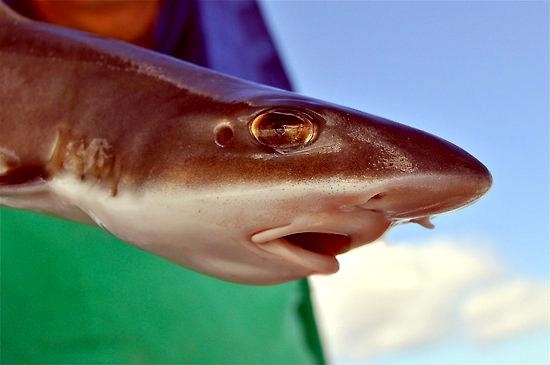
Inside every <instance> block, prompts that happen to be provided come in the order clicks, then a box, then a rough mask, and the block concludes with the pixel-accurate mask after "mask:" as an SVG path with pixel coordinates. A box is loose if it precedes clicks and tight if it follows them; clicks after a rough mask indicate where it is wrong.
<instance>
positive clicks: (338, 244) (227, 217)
mask: <svg viewBox="0 0 550 365" xmlns="http://www.w3.org/2000/svg"><path fill="white" fill-rule="evenodd" d="M251 90H255V91H256V92H255V93H252V94H249V93H250V91H251ZM226 96H227V94H226ZM231 100H239V102H233V103H228V102H222V103H219V104H216V103H215V102H213V101H212V100H208V101H205V104H204V109H203V108H202V107H200V105H201V103H198V102H197V103H196V104H195V108H196V110H201V109H202V112H197V113H195V114H194V115H193V114H191V115H187V117H186V118H190V119H187V120H186V123H185V124H182V123H174V124H173V128H167V130H165V132H166V135H169V136H170V138H165V139H163V142H159V143H158V144H156V149H157V150H156V151H155V152H156V153H152V155H154V156H157V158H156V160H155V161H152V162H150V169H149V170H148V173H147V175H146V177H143V178H142V181H143V182H140V184H139V185H140V186H141V188H140V189H139V190H138V191H134V192H133V193H129V192H127V193H124V192H120V193H119V194H118V195H117V196H116V197H114V198H112V201H111V202H110V203H109V204H108V208H107V206H105V207H106V208H107V209H103V210H102V209H99V207H97V208H96V207H94V208H90V211H93V212H95V213H94V216H95V217H96V221H97V222H99V223H100V224H101V225H102V226H103V227H105V228H107V229H108V230H109V231H111V232H113V233H114V234H115V235H117V236H119V237H121V238H123V239H124V240H126V241H128V242H132V243H134V244H137V245H138V246H140V247H142V248H144V249H147V250H150V251H153V252H155V253H156V254H158V255H160V256H163V257H166V258H168V259H169V260H171V261H175V262H178V263H180V264H181V265H183V266H186V267H190V268H192V269H194V270H197V271H200V272H203V273H207V274H210V275H213V276H216V277H219V278H222V279H225V280H230V281H235V282H241V283H248V284H274V283H279V282H284V281H288V280H293V279H297V278H300V277H304V276H307V275H310V274H330V273H334V272H336V271H337V270H338V267H339V265H338V261H337V258H336V257H337V256H338V255H340V254H343V253H345V252H347V251H350V250H353V249H354V248H357V247H360V246H362V245H365V244H368V243H370V242H372V241H374V240H376V239H378V238H379V237H381V236H382V235H383V234H384V233H385V232H386V231H387V230H388V229H390V228H392V227H393V226H395V225H398V224H400V223H405V222H415V223H419V224H421V225H423V226H425V227H428V228H431V227H432V225H431V223H430V218H431V217H433V216H435V215H438V214H441V213H444V212H447V211H451V210H455V209H458V208H460V207H463V206H466V205H469V204H471V203H472V202H474V201H475V200H477V199H478V198H480V197H481V196H482V195H483V194H484V193H485V192H486V191H487V190H488V189H489V187H490V185H491V175H490V173H489V172H488V170H487V169H486V168H485V167H484V166H483V165H482V164H481V163H480V162H479V161H477V160H476V159H475V158H474V157H472V156H471V155H470V154H468V153H467V152H465V151H463V150H462V149H460V148H458V147H457V146H455V145H453V144H451V143H449V142H446V141H444V140H442V139H440V138H438V137H435V136H433V135H430V134H428V133H425V132H422V131H420V130H417V129H414V128H411V127H408V126H405V125H403V124H399V123H395V122H392V121H389V120H386V119H383V118H380V117H376V116H373V115H369V114H365V113H362V112H359V111H356V110H352V109H348V108H344V107H340V106H335V105H332V104H329V103H325V102H321V101H317V100H314V99H309V98H305V97H303V96H299V95H296V94H292V93H287V92H284V91H280V90H273V89H264V88H256V89H250V88H248V91H247V95H246V96H243V95H242V93H241V92H237V93H236V95H235V96H234V97H232V98H231ZM207 109H208V110H209V111H208V112H207V111H206V110H207ZM170 141H172V142H170ZM162 143H164V144H162ZM161 150H166V152H162V153H159V152H160V151H161ZM169 151H170V152H169ZM158 156H168V158H166V159H164V160H162V161H161V160H160V159H158ZM143 159H144V160H147V158H145V157H144V158H143ZM145 164H146V165H147V163H145ZM81 205H82V206H92V205H93V204H90V203H85V204H84V203H83V204H81Z"/></svg>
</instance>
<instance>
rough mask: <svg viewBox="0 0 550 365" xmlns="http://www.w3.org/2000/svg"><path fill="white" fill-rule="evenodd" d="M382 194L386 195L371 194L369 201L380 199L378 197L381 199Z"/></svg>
mask: <svg viewBox="0 0 550 365" xmlns="http://www.w3.org/2000/svg"><path fill="white" fill-rule="evenodd" d="M384 196H386V193H378V194H376V195H374V196H372V197H371V198H370V199H369V201H370V200H380V199H382V198H383V197H384Z"/></svg>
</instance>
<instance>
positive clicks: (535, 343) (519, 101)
mask: <svg viewBox="0 0 550 365" xmlns="http://www.w3.org/2000/svg"><path fill="white" fill-rule="evenodd" d="M263 7H264V10H265V14H266V16H267V17H268V20H269V23H270V25H271V27H272V31H273V33H274V35H275V37H276V39H277V42H278V46H279V49H280V51H281V54H282V56H283V58H284V62H285V64H286V66H287V69H288V70H289V72H290V74H291V76H292V79H293V81H294V84H295V87H296V89H297V90H298V91H299V92H301V93H303V94H306V95H308V96H314V97H317V98H320V99H324V100H328V101H331V102H335V103H338V104H342V105H346V106H350V107H354V108H356V109H359V110H363V111H366V112H369V113H373V114H377V115H380V116H384V117H387V118H389V119H393V120H396V121H400V122H403V123H405V124H409V125H412V126H415V127H417V128H420V129H423V130H426V131H429V132H431V133H433V134H436V135H438V136H441V137H443V138H445V139H447V140H449V141H451V142H453V143H455V144H457V145H459V146H461V147H462V148H464V149H466V150H467V151H469V152H470V153H472V154H473V155H474V156H476V157H477V158H478V159H480V160H481V161H482V162H484V163H485V164H486V165H487V166H488V168H489V169H490V170H491V172H492V174H493V178H494V185H493V188H492V190H491V191H490V193H489V194H488V195H487V196H486V197H485V198H483V199H482V200H481V201H479V202H478V203H476V204H475V205H472V206H470V207H467V208H466V209H463V210H460V211H458V212H454V213H451V214H448V215H444V216H441V217H438V218H436V219H435V220H434V223H435V224H436V229H435V230H433V231H428V230H424V229H421V227H419V226H416V225H409V226H403V227H398V228H397V229H395V230H394V231H392V232H391V233H389V234H388V235H387V237H386V241H387V243H388V247H389V248H388V250H390V248H392V247H393V248H394V250H393V251H391V252H393V253H390V254H389V256H388V255H386V254H387V253H389V252H390V251H387V253H384V255H386V256H384V257H385V258H386V259H387V258H388V257H408V256H406V255H411V256H410V257H411V259H410V260H411V261H413V262H416V263H417V264H418V265H419V266H421V265H435V264H434V263H433V262H432V261H429V262H431V263H429V264H427V262H428V261H426V260H424V259H420V258H419V257H416V256H414V255H415V253H414V248H415V247H418V251H422V250H423V249H424V250H431V249H433V250H434V252H436V251H437V242H439V241H441V242H444V243H445V244H448V245H449V247H452V249H450V251H449V260H450V262H449V265H452V263H453V260H454V259H452V257H454V256H453V255H454V254H456V255H458V256H457V257H463V258H465V257H470V256H468V255H471V257H473V258H476V259H478V258H482V259H480V260H481V261H475V263H474V261H471V262H472V270H474V269H473V268H474V267H476V268H478V269H479V270H478V271H477V275H478V276H476V277H475V279H474V277H473V276H472V279H471V280H470V281H467V282H466V281H461V282H460V285H459V284H457V285H458V286H457V287H460V288H462V289H460V290H461V295H460V296H459V297H456V299H454V300H453V301H451V300H449V301H451V302H453V303H455V304H454V306H455V307H456V308H459V307H460V308H466V307H467V308H474V307H472V306H473V305H474V304H471V303H474V302H476V301H475V300H474V299H472V300H470V301H467V300H465V301H464V303H463V302H462V300H463V299H464V298H465V297H467V296H468V295H470V294H471V295H474V294H472V293H475V295H477V297H476V298H478V299H479V298H481V297H483V298H485V299H486V300H489V299H487V298H488V295H489V294H490V293H497V292H498V293H500V294H498V295H496V294H495V296H493V298H496V297H498V298H508V299H506V303H508V304H506V305H509V306H510V310H512V307H513V306H512V304H511V303H516V304H517V303H520V302H521V301H526V302H527V303H531V302H533V301H536V300H534V299H537V300H538V299H540V298H543V297H544V298H546V299H544V300H543V301H542V302H540V303H543V305H544V304H546V303H547V300H548V280H549V221H550V217H549V201H550V200H549V186H550V182H549V165H550V161H549V121H550V107H549V98H550V95H549V85H550V78H549V70H550V59H549V57H550V56H549V53H550V52H549V44H550V41H549V32H550V31H549V17H550V10H549V3H548V2H544V1H538V2H536V1H531V2H527V1H503V2H495V1H458V2H446V1H445V2H444V1H436V2H429V1H423V2H417V1H408V2H366V1H353V2H351V1H350V2H320V1H303V2H299V1H284V2H282V1H269V2H265V3H263ZM445 244H442V245H443V246H445ZM407 248H412V249H413V250H410V251H409V250H407ZM453 250H454V251H453ZM395 252H400V254H399V255H396V254H395ZM426 252H428V251H426ZM450 252H453V253H452V254H451V253H450ZM349 255H354V253H350V254H349ZM461 255H462V256H461ZM350 260H352V259H350ZM388 262H390V261H388ZM468 262H470V261H468ZM343 264H345V263H343ZM350 265H351V264H350ZM476 265H477V266H476ZM337 275H340V274H337ZM337 275H336V276H337ZM404 275H405V274H404ZM457 275H459V277H460V278H464V277H465V276H468V274H467V273H457ZM489 278H490V279H489ZM335 280H336V279H335ZM457 280H458V279H457ZM489 282H490V283H489ZM512 282H515V283H516V284H517V285H512V284H511V283H512ZM455 283H458V281H455ZM519 283H522V284H519ZM533 283H536V284H537V285H538V286H536V285H535V286H532V285H531V284H533ZM319 285H321V286H323V285H325V286H330V285H331V283H326V284H325V283H324V282H322V281H321V284H319ZM422 285H424V287H425V288H428V287H429V288H436V287H437V286H436V285H439V284H433V285H435V286H432V285H431V284H426V283H424V284H422ZM499 285H500V286H499ZM522 285H523V286H522ZM497 287H500V288H505V287H506V288H508V289H502V290H500V291H499V290H497V289H495V288H497ZM512 287H514V288H516V289H511V288H512ZM527 287H529V288H531V289H532V290H531V289H526V288H527ZM535 287H536V288H537V289H534V288H535ZM465 288H468V290H466V289H465ZM541 288H542V289H541ZM474 289H475V290H474ZM514 290H515V291H514ZM319 292H320V293H321V294H322V289H319ZM466 292H467V293H469V294H468V295H466V294H464V293H466ZM520 292H521V293H524V294H525V293H530V294H529V295H531V296H534V297H528V295H527V294H525V295H527V296H523V297H522V295H523V294H522V295H520V294H517V293H520ZM505 293H508V294H505ZM511 293H516V294H517V295H516V294H511ZM386 294H387V293H386ZM390 294H391V293H390ZM371 295H372V293H371ZM483 295H485V296H483ZM539 296H540V298H539ZM451 297H452V296H450V297H449V298H451ZM452 298H454V297H452ZM472 298H473V297H472ZM511 298H515V299H511ZM376 299H377V298H376V297H374V298H373V297H371V298H370V300H376ZM397 300H398V299H397ZM476 300H477V299H476ZM479 300H481V299H479ZM494 300H497V299H494ZM501 300H504V299H501ZM419 302H422V301H421V300H419ZM466 302H468V303H470V304H471V305H469V304H468V305H469V306H468V305H467V303H466ZM478 302H479V301H478ZM460 303H462V304H464V305H462V304H460ZM476 303H477V302H476ZM497 303H498V302H497ZM501 307H505V304H503V305H502V306H501ZM364 310H365V311H368V310H369V308H368V306H367V308H365V309H364ZM396 310H397V309H396ZM524 310H525V311H527V312H528V311H529V308H524ZM457 311H458V312H460V311H459V310H458V309H457ZM458 312H457V313H458ZM474 312H475V310H473V309H472V310H471V311H470V312H468V313H474ZM461 313H465V312H464V311H463V312H461ZM476 313H477V312H476ZM357 315H361V314H360V313H359V314H357ZM502 316H506V313H505V312H503V314H502ZM471 318H478V317H476V316H473V317H471ZM541 318H542V319H543V320H544V319H546V324H545V325H544V323H543V324H541V325H539V326H537V325H534V324H533V326H531V327H529V326H527V327H524V328H523V327H522V329H521V331H520V330H518V331H516V332H517V333H516V332H514V331H512V330H509V331H508V332H506V333H507V335H506V336H504V335H503V337H502V338H498V339H494V338H492V337H491V339H490V341H489V340H487V338H488V337H483V335H481V333H482V332H483V331H482V330H481V329H479V328H478V329H476V330H474V331H473V332H472V333H474V332H475V331H478V332H475V333H477V335H471V336H470V337H468V336H467V335H463V334H462V335H460V334H459V332H460V331H459V330H458V328H462V327H464V326H466V325H464V324H463V323H462V322H460V323H461V324H458V325H454V326H450V325H449V329H448V330H445V331H443V332H441V333H442V335H441V336H439V337H438V339H432V340H429V338H430V336H428V335H426V337H425V338H424V340H423V341H419V343H420V344H419V345H414V346H413V345H407V346H405V347H403V348H401V347H399V346H398V345H395V346H394V347H391V346H390V345H388V346H389V347H388V348H390V349H391V348H393V349H394V351H390V350H387V351H386V350H384V351H380V353H377V354H376V355H368V356H369V357H368V359H369V363H370V364H390V363H391V364H405V363H407V364H410V363H422V364H431V363H434V364H435V363H438V364H439V363H446V364H454V363H457V364H458V363H469V364H490V363H499V364H506V363H510V364H512V363H518V362H517V361H520V360H521V362H522V363H524V364H545V363H548V362H549V361H550V360H549V359H548V356H549V355H548V354H549V351H550V350H549V346H550V343H549V335H548V320H547V316H544V317H539V319H538V321H539V322H540V320H541ZM531 320H532V323H535V322H537V321H536V320H533V319H532V318H531V319H529V320H527V319H518V321H519V322H523V323H527V322H529V321H531ZM477 322H483V321H482V320H479V321H477V320H476V323H477ZM489 322H491V323H496V321H489ZM369 323H370V322H369ZM529 323H531V322H529ZM478 324H479V323H478ZM487 325H489V324H487ZM480 326H481V325H480ZM325 327H326V326H325ZM451 327H452V328H451ZM474 327H475V326H474ZM453 328H454V329H453ZM369 330H370V328H365V329H364V331H365V332H366V333H368V332H369ZM325 331H328V332H331V330H330V329H329V330H325ZM480 331H481V332H480ZM494 331H496V330H493V332H492V333H493V334H494V333H495V332H494ZM510 331H511V332H510ZM466 332H467V331H466ZM434 333H435V332H434ZM432 337H433V336H432ZM493 337H494V336H493ZM366 338H367V339H366V340H365V341H367V342H368V341H369V338H368V335H367V337H366ZM472 338H477V340H476V339H472ZM480 338H482V340H479V339H480ZM411 339H413V337H411ZM371 340H372V338H371ZM411 341H413V340H411ZM413 342H414V341H413ZM413 342H411V343H413ZM480 342H483V344H480ZM392 346H393V345H392ZM372 348H373V351H374V350H375V349H376V348H375V346H374V345H373V347H372ZM512 349H513V350H514V351H512ZM369 354H370V353H369ZM337 355H338V354H337ZM333 357H335V362H336V363H338V364H356V363H362V362H361V361H362V360H361V359H357V358H355V359H345V358H342V357H341V354H340V355H338V356H333ZM458 359H460V361H458ZM453 361H454V362H453ZM514 361H515V362H514Z"/></svg>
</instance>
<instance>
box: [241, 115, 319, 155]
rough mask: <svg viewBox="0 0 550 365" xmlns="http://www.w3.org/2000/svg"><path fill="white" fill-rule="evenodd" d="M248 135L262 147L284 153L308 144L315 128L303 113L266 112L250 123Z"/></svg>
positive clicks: (314, 133)
mask: <svg viewBox="0 0 550 365" xmlns="http://www.w3.org/2000/svg"><path fill="white" fill-rule="evenodd" d="M250 133H252V135H253V136H254V137H255V138H256V140H257V141H258V142H260V143H261V144H263V145H264V146H268V147H271V148H273V149H274V150H276V151H278V152H281V153H285V152H289V151H291V150H294V149H296V148H299V147H303V146H305V145H307V144H308V143H310V142H311V141H312V140H313V139H314V138H315V136H316V134H317V126H316V124H315V123H314V122H313V121H312V118H310V117H309V116H308V115H306V114H305V113H296V112H292V111H268V112H266V113H263V114H260V115H259V116H257V117H256V118H255V119H254V120H253V121H252V123H250Z"/></svg>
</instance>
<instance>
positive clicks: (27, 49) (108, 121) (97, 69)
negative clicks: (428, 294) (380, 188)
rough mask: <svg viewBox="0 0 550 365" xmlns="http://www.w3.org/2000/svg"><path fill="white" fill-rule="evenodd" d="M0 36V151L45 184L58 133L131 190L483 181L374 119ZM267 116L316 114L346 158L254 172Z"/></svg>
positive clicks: (132, 59) (171, 64)
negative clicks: (101, 153)
mask: <svg viewBox="0 0 550 365" xmlns="http://www.w3.org/2000/svg"><path fill="white" fill-rule="evenodd" d="M1 26H2V27H1V28H2V30H1V33H0V52H1V55H2V57H1V59H0V75H1V80H2V84H3V87H2V88H1V90H0V100H1V103H2V104H3V105H4V106H5V107H3V108H2V111H1V112H0V113H1V114H0V117H1V120H2V135H1V137H0V146H2V147H4V148H7V149H10V150H13V151H17V155H18V157H19V158H20V161H21V164H23V165H26V164H32V165H40V164H44V165H46V166H48V169H49V173H50V174H52V175H53V174H55V173H56V172H57V169H58V168H59V164H52V163H51V161H49V160H47V158H51V155H52V152H51V151H52V149H53V148H54V144H55V141H56V139H57V135H58V134H59V133H64V131H65V132H66V133H68V134H69V135H70V137H69V138H70V139H69V140H68V141H67V142H66V143H68V142H69V141H72V139H74V138H76V139H83V140H90V139H93V138H101V139H105V140H106V141H107V142H108V143H109V144H110V145H112V146H113V147H112V148H113V151H114V153H115V155H116V157H117V159H119V160H120V166H121V167H120V168H121V171H120V178H121V181H120V183H121V184H123V185H130V186H132V187H133V188H136V187H139V186H142V185H143V184H147V182H150V181H154V182H155V183H157V182H161V183H162V184H168V185H169V184H171V182H173V181H175V180H174V178H177V181H178V184H184V185H186V186H189V187H194V186H205V184H212V183H216V180H217V179H215V178H214V177H219V172H220V171H223V172H224V173H223V182H222V183H223V184H228V183H246V182H247V181H250V180H251V179H252V180H256V179H262V177H264V176H266V175H268V176H269V181H271V182H275V181H293V179H295V178H296V174H299V178H300V179H303V180H307V179H315V178H319V177H322V176H333V177H334V176H338V175H339V174H342V175H344V178H349V177H352V176H353V177H355V178H357V179H362V178H364V177H366V176H368V178H370V179H374V178H388V177H391V176H396V175H400V174H403V173H410V172H418V171H422V172H426V173H439V172H444V173H445V174H456V175H457V176H465V175H466V176H470V178H472V179H486V176H487V174H488V172H487V170H486V169H485V168H484V167H483V166H482V165H480V164H479V163H478V162H477V161H476V160H475V159H474V158H473V157H471V156H470V155H468V154H467V153H466V152H464V151H462V150H460V149H459V148H458V147H456V146H454V145H452V144H450V143H447V142H445V141H443V140H440V139H438V138H437V137H434V136H431V135H428V134H426V133H424V132H420V131H417V130H415V129H413V128H410V127H406V126H404V125H401V124H397V123H393V122H390V121H387V120H383V119H382V118H378V117H375V116H371V115H367V114H364V113H360V112H357V111H355V110H351V109H346V108H342V107H335V106H332V105H330V104H327V103H324V102H320V101H317V100H312V99H308V98H304V97H301V96H298V95H295V94H292V93H288V92H285V91H281V90H276V89H273V88H269V87H265V86H262V85H257V84H253V83H249V82H245V81H241V80H237V79H233V78H230V77H226V76H222V75H219V74H216V73H214V72H211V71H209V70H205V69H201V68H199V67H196V66H192V65H189V64H187V63H184V62H181V61H178V60H175V59H171V58H169V57H165V56H161V55H158V54H155V53H153V52H149V51H146V50H144V49H140V48H137V47H133V46H130V45H127V44H124V43H120V42H116V41H111V40H103V39H99V38H95V37H93V36H89V35H86V34H82V33H78V32H74V31H70V30H66V29H62V28H57V27H54V26H50V25H45V24H40V23H35V22H28V21H26V20H21V21H13V20H8V21H6V20H3V21H2V24H1ZM7 106H9V107H7ZM274 107H284V108H291V109H294V110H298V111H299V110H302V109H305V110H308V111H309V112H313V113H315V114H316V115H315V117H317V120H318V124H319V126H320V129H321V131H320V133H319V134H320V138H322V139H323V142H326V141H328V144H330V142H331V140H332V141H338V142H340V143H342V144H344V145H346V151H341V150H340V151H338V152H335V153H323V154H322V155H323V158H314V157H312V156H314V155H315V154H316V151H315V149H312V150H311V151H309V152H307V153H297V154H293V155H285V156H284V158H278V156H275V158H268V159H265V160H263V161H262V164H261V165H260V164H258V159H257V157H256V158H255V159H251V158H250V157H249V156H251V155H253V154H260V155H265V156H273V155H277V153H276V152H274V151H271V150H267V149H266V148H264V147H262V146H261V145H259V144H258V143H257V142H256V141H255V140H254V138H253V137H252V136H251V135H250V133H249V131H248V123H249V122H250V121H251V120H252V119H253V117H254V116H255V115H257V114H259V113H260V112H261V111H263V110H266V109H270V108H274ZM222 120H226V121H228V122H229V123H230V124H231V127H232V128H233V131H234V141H233V143H232V144H231V146H230V147H226V148H223V149H222V148H220V147H219V146H218V145H216V144H215V143H214V141H215V136H214V133H213V130H214V129H215V127H216V126H217V125H218V124H219V123H220V121H222ZM130 129H131V130H133V131H136V132H135V133H128V131H129V130H130ZM355 136H361V137H360V138H359V139H360V140H358V138H355ZM365 139H369V140H372V143H364V142H363V141H361V140H365ZM22 142H23V143H22ZM396 148H398V149H399V150H401V151H406V153H407V152H408V154H407V157H408V159H409V161H408V162H407V166H405V167H404V166H403V164H402V158H401V157H399V156H397V158H396V155H395V154H394V153H392V152H393V151H395V150H396ZM409 151H410V152H409ZM404 170H409V171H404ZM364 171H368V174H365V173H364ZM174 175H175V176H174Z"/></svg>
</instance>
